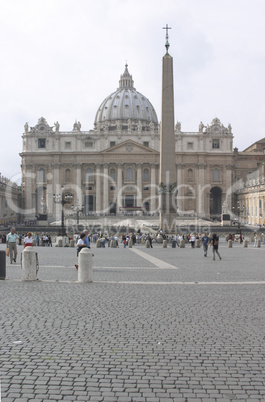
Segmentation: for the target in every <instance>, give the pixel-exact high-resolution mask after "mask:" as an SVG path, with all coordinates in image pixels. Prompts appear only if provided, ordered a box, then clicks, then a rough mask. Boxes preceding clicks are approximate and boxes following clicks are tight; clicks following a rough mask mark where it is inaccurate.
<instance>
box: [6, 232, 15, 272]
mask: <svg viewBox="0 0 265 402" xmlns="http://www.w3.org/2000/svg"><path fill="white" fill-rule="evenodd" d="M15 231H16V229H15V228H11V232H10V233H8V235H7V237H6V247H7V248H9V257H10V264H12V262H13V261H14V262H17V238H18V235H17V234H16V233H15ZM13 254H14V257H13Z"/></svg>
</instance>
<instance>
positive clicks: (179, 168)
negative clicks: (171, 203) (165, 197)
mask: <svg viewBox="0 0 265 402" xmlns="http://www.w3.org/2000/svg"><path fill="white" fill-rule="evenodd" d="M182 172H183V165H182V164H181V163H179V164H177V184H178V195H177V206H178V214H182V213H183V205H184V204H183V178H182Z"/></svg>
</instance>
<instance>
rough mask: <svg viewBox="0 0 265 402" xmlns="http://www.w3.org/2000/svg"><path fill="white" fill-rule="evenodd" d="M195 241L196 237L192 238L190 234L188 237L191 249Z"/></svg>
mask: <svg viewBox="0 0 265 402" xmlns="http://www.w3.org/2000/svg"><path fill="white" fill-rule="evenodd" d="M195 240H196V237H195V236H194V234H192V235H191V236H190V244H191V248H195Z"/></svg>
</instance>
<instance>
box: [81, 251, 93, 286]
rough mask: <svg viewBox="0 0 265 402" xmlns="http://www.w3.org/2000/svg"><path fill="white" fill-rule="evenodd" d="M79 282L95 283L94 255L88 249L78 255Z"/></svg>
mask: <svg viewBox="0 0 265 402" xmlns="http://www.w3.org/2000/svg"><path fill="white" fill-rule="evenodd" d="M78 282H93V260H92V253H91V251H90V250H89V249H88V248H86V247H84V248H82V250H81V251H80V253H79V255H78Z"/></svg>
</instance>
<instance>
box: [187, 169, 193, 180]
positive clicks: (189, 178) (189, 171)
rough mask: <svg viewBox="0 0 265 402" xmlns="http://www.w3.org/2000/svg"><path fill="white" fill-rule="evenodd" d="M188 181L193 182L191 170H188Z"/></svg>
mask: <svg viewBox="0 0 265 402" xmlns="http://www.w3.org/2000/svg"><path fill="white" fill-rule="evenodd" d="M188 181H193V170H192V169H188Z"/></svg>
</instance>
